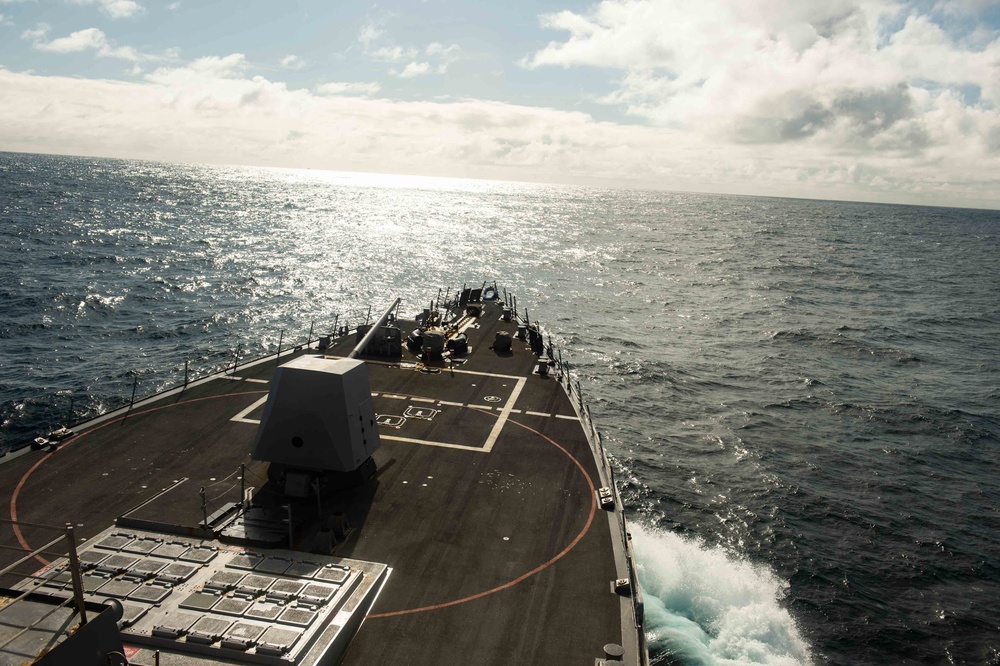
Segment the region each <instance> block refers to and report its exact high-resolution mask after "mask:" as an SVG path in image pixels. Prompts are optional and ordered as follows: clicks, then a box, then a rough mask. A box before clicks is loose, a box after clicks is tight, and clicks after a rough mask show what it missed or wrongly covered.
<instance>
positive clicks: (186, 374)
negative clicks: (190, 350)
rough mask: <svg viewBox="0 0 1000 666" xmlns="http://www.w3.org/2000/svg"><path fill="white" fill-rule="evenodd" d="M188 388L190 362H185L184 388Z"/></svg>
mask: <svg viewBox="0 0 1000 666" xmlns="http://www.w3.org/2000/svg"><path fill="white" fill-rule="evenodd" d="M187 387H188V361H187V360H185V361H184V388H185V389H186V388H187Z"/></svg>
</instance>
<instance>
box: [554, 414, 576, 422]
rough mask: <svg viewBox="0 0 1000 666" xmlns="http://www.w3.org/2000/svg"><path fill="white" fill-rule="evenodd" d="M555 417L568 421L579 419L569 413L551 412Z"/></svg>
mask: <svg viewBox="0 0 1000 666" xmlns="http://www.w3.org/2000/svg"><path fill="white" fill-rule="evenodd" d="M553 416H554V417H556V418H557V419H566V420H568V421H579V420H580V419H579V418H577V417H575V416H573V415H571V414H553Z"/></svg>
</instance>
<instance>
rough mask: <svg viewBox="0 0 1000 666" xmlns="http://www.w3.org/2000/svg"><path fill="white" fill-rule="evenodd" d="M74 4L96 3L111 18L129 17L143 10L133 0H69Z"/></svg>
mask: <svg viewBox="0 0 1000 666" xmlns="http://www.w3.org/2000/svg"><path fill="white" fill-rule="evenodd" d="M70 1H71V2H72V3H73V4H75V5H98V6H99V7H100V8H101V11H103V12H104V13H105V14H107V15H108V16H110V17H111V18H115V19H120V18H129V17H131V16H135V15H136V14H138V13H140V12H141V11H143V8H142V5H140V4H139V3H138V2H136V1H135V0H70Z"/></svg>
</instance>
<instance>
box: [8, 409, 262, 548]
mask: <svg viewBox="0 0 1000 666" xmlns="http://www.w3.org/2000/svg"><path fill="white" fill-rule="evenodd" d="M262 393H267V391H241V392H239V393H223V394H222V395H210V396H206V397H204V398H192V399H191V400H184V401H183V402H175V403H173V404H170V405H162V406H160V407H150V408H149V409H144V410H142V411H138V412H134V413H132V414H126V416H141V415H143V414H150V413H152V412H158V411H160V410H163V409H169V408H171V407H177V406H178V405H190V404H192V403H195V402H204V401H205V400H215V399H217V398H231V397H233V396H236V395H260V394H262ZM123 418H124V417H123ZM117 422H118V417H115V418H113V419H108V420H107V421H105V422H104V423H102V424H100V425H97V426H94V427H93V428H91V429H90V430H88V431H86V432H82V433H80V434H79V435H76V436H74V437H70V438H69V439H67V440H66V441H65V442H63V443H62V445H61V446H60V447H59V449H58V450H60V451H61V450H63V449H65V448H66V447H68V446H70V445H72V444H73V443H75V442H76V441H77V440H78V439H80V438H81V437H86V436H87V435H89V434H91V433H95V432H97V431H98V430H101V429H102V428H106V427H108V426H109V425H111V424H112V423H117ZM55 453H56V452H55V451H52V452H50V453H46V454H45V455H44V456H42V458H41V459H40V460H39V461H38V462H36V463H35V464H34V465H32V466H31V467H30V468H29V469H28V471H27V472H25V473H24V476H22V477H21V480H20V481H18V482H17V486H16V487H15V488H14V492H13V493H12V494H11V496H10V519H11V520H12V521H14V524H13V525H11V528H12V529H13V530H14V536H15V537H17V541H18V543H20V544H21V547H22V548H24V549H25V550H26V551H28V552H29V553H30V552H31V551H32V548H31V546H30V545H28V542H27V540H26V539H25V538H24V535H23V534H21V528H20V527H19V526H18V524H17V497H18V495H20V494H21V489H22V488H24V484H25V483H27V481H28V477H30V476H31V475H32V474H34V473H35V470H36V469H38V468H39V467H41V466H42V463H44V462H45V461H46V460H48V459H49V458H51V457H52V456H53V455H55ZM35 559H36V560H38V561H39V562H41V563H42V564H49V561H48V560H46V559H45V558H44V557H42V556H40V555H35Z"/></svg>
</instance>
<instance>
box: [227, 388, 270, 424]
mask: <svg viewBox="0 0 1000 666" xmlns="http://www.w3.org/2000/svg"><path fill="white" fill-rule="evenodd" d="M265 402H267V396H266V395H265V396H263V397H262V398H261V399H260V400H257V401H255V402H254V403H253V404H252V405H250V406H249V407H247V408H246V409H244V410H243V411H242V412H240V413H239V414H237V415H236V416H234V417H233V418H231V419H229V420H230V421H236V422H237V423H252V424H253V425H260V420H259V419H248V418H247V414H249V413H250V412H252V411H253V410H255V409H257V408H258V407H260V406H261V405H263V404H264V403H265Z"/></svg>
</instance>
